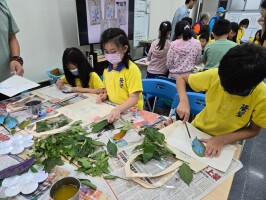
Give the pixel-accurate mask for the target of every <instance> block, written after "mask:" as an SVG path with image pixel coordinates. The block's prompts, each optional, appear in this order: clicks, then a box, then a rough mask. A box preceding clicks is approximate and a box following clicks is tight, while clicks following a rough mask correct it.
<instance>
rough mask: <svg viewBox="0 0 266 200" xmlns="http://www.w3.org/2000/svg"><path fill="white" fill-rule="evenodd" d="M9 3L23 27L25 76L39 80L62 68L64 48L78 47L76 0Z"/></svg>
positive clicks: (37, 0) (19, 24)
mask: <svg viewBox="0 0 266 200" xmlns="http://www.w3.org/2000/svg"><path fill="white" fill-rule="evenodd" d="M7 3H8V6H9V8H10V10H11V12H12V14H13V16H14V18H15V20H16V22H17V24H18V26H19V28H20V32H19V33H18V34H17V38H18V40H19V43H20V49H21V56H22V57H23V59H24V63H25V64H24V69H25V74H24V76H25V77H26V78H29V79H31V80H33V81H36V82H41V81H45V80H47V79H48V77H47V76H46V74H45V72H46V71H47V70H49V69H52V68H55V67H61V58H62V54H63V51H64V49H65V48H66V47H70V46H78V36H77V27H76V6H75V0H45V1H44V0H23V1H17V0H8V1H7ZM83 48H84V47H83ZM85 48H86V47H85Z"/></svg>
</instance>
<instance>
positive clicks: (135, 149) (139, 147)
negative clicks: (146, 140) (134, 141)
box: [133, 144, 144, 151]
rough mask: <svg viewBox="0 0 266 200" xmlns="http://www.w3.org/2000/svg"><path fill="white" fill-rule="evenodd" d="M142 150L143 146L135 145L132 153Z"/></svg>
mask: <svg viewBox="0 0 266 200" xmlns="http://www.w3.org/2000/svg"><path fill="white" fill-rule="evenodd" d="M143 148H144V145H143V144H140V145H137V146H136V147H135V148H134V150H133V151H137V150H140V149H143Z"/></svg>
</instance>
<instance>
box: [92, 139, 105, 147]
mask: <svg viewBox="0 0 266 200" xmlns="http://www.w3.org/2000/svg"><path fill="white" fill-rule="evenodd" d="M92 144H94V145H96V146H105V144H104V143H103V142H100V141H97V140H92Z"/></svg>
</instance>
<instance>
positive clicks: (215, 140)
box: [200, 135, 226, 158]
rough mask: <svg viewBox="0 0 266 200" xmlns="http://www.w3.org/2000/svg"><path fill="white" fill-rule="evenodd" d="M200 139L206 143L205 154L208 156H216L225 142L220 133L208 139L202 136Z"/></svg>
mask: <svg viewBox="0 0 266 200" xmlns="http://www.w3.org/2000/svg"><path fill="white" fill-rule="evenodd" d="M200 141H201V142H204V143H206V150H205V156H206V157H210V158H213V157H218V156H219V155H220V153H221V151H222V148H223V146H224V145H225V144H226V143H225V140H224V138H223V136H222V135H221V136H214V137H212V138H210V139H204V138H202V139H200Z"/></svg>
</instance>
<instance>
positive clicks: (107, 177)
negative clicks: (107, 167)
mask: <svg viewBox="0 0 266 200" xmlns="http://www.w3.org/2000/svg"><path fill="white" fill-rule="evenodd" d="M103 178H105V179H107V180H114V179H116V178H117V176H114V175H111V174H109V175H107V176H104V177H103Z"/></svg>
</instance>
